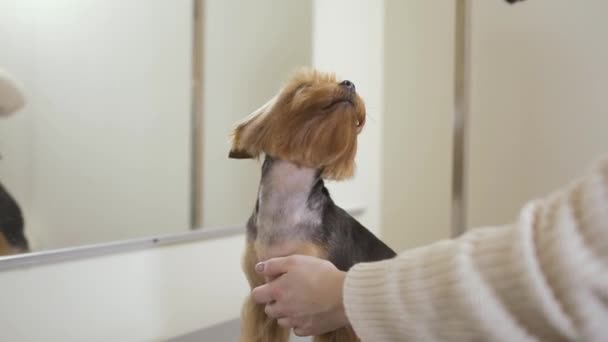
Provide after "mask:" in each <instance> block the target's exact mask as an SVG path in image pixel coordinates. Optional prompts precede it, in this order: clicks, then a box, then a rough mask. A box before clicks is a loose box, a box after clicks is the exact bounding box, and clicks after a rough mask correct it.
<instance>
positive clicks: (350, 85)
mask: <svg viewBox="0 0 608 342" xmlns="http://www.w3.org/2000/svg"><path fill="white" fill-rule="evenodd" d="M340 85H341V86H343V87H346V89H348V90H350V91H355V84H354V83H353V82H351V81H349V80H344V81H342V82H340Z"/></svg>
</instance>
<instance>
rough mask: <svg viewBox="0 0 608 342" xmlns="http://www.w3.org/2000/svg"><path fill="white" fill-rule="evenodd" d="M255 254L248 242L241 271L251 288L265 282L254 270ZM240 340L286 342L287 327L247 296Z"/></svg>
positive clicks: (244, 341)
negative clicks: (268, 314)
mask: <svg viewBox="0 0 608 342" xmlns="http://www.w3.org/2000/svg"><path fill="white" fill-rule="evenodd" d="M257 261H258V260H257V255H256V252H255V247H254V245H253V243H250V242H248V243H247V247H246V250H245V255H244V258H243V271H244V272H245V275H246V276H247V280H248V281H249V286H250V287H251V289H253V288H254V287H256V286H260V285H263V284H264V283H265V281H264V278H263V277H262V276H260V275H259V274H258V273H257V272H256V271H255V264H256V263H257ZM240 341H241V342H287V341H289V329H285V328H283V327H281V326H280V325H278V324H277V321H276V320H274V319H272V318H269V317H268V316H267V315H266V313H265V312H264V305H260V304H257V303H255V302H254V301H253V299H252V298H251V296H248V297H247V299H246V301H245V304H244V305H243V310H242V312H241V339H240Z"/></svg>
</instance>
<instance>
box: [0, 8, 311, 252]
mask: <svg viewBox="0 0 608 342" xmlns="http://www.w3.org/2000/svg"><path fill="white" fill-rule="evenodd" d="M311 6H312V5H311V4H310V3H309V2H306V1H300V2H295V1H290V2H286V1H278V0H265V1H256V2H255V3H253V2H251V3H250V2H243V1H236V0H207V1H201V0H173V1H166V0H47V1H43V2H41V1H36V0H4V1H2V2H0V46H1V48H0V49H1V52H0V70H1V71H3V72H5V73H6V74H7V75H10V77H12V78H13V79H14V80H15V81H16V82H17V84H18V86H19V88H20V89H21V91H22V93H23V94H24V97H25V101H26V103H25V106H24V107H23V108H22V109H20V110H18V111H17V112H15V113H13V114H12V115H11V116H8V117H0V155H1V156H2V157H1V159H0V184H1V185H2V188H0V190H1V191H2V194H0V198H2V201H4V203H5V204H6V203H9V202H10V203H14V204H15V205H16V206H17V207H18V209H19V211H20V212H21V213H22V216H23V219H24V220H23V222H24V223H23V229H24V237H25V239H26V240H27V244H28V246H29V248H27V249H26V248H18V247H19V246H17V245H11V240H14V234H13V233H10V232H9V231H10V230H11V229H13V228H10V229H9V228H6V227H2V226H1V225H2V222H5V221H6V220H5V221H0V230H2V232H3V237H4V240H6V241H4V242H5V244H8V246H5V247H7V248H4V251H3V252H2V254H5V255H6V254H13V253H24V252H34V251H45V250H52V249H58V248H69V247H76V246H82V245H90V244H98V243H107V242H113V241H118V240H128V239H135V238H142V237H147V236H154V235H161V234H172V233H179V232H186V231H189V230H192V229H205V228H207V227H227V226H234V225H242V224H243V223H244V222H245V221H246V219H247V217H248V216H249V214H250V211H251V209H252V204H251V198H254V197H253V196H255V191H256V184H257V182H258V177H259V170H258V165H257V164H256V163H253V162H245V161H235V160H229V159H228V158H227V153H228V136H229V134H230V129H231V128H232V125H233V124H234V122H236V121H237V120H239V119H240V118H242V117H243V116H245V115H247V114H248V113H249V112H251V111H252V110H253V109H255V108H257V107H258V106H259V105H260V104H261V103H263V102H265V101H266V100H267V99H268V98H269V97H270V96H271V95H273V94H274V93H275V92H276V90H277V89H278V88H279V86H280V85H281V83H282V82H283V81H284V79H285V78H286V77H287V75H289V73H291V72H292V71H293V69H294V68H296V67H298V66H303V65H310V64H311V58H312V57H311V56H312V52H311V36H312V32H311V31H312V29H311V16H312V13H311V12H312V8H311ZM0 96H2V94H1V93H0ZM12 201H14V202H12ZM16 213H18V211H17V210H15V208H14V207H11V208H8V205H4V206H2V204H1V203H0V216H2V217H5V218H6V217H15V215H16ZM5 226H6V224H5ZM0 245H2V244H0Z"/></svg>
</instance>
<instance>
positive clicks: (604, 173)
mask: <svg viewBox="0 0 608 342" xmlns="http://www.w3.org/2000/svg"><path fill="white" fill-rule="evenodd" d="M344 305H345V308H346V312H347V315H348V317H349V319H350V321H351V323H352V325H353V327H354V329H355V331H356V332H357V334H358V335H359V337H360V338H361V339H362V341H372V342H382V341H451V342H458V341H509V342H514V341H608V158H606V159H604V160H603V161H600V162H598V163H597V164H596V165H594V167H593V168H592V169H591V170H590V171H589V172H588V173H587V174H586V176H585V177H583V178H581V179H580V180H578V181H576V182H574V183H573V184H571V185H569V186H567V187H566V188H564V189H562V190H561V191H559V192H556V193H554V194H552V195H550V196H547V197H546V198H543V199H541V200H537V201H534V202H531V203H529V204H528V205H527V206H526V207H525V208H524V209H523V210H522V211H521V214H520V217H519V219H518V221H517V222H516V223H514V224H512V225H508V226H502V227H491V228H483V229H476V230H472V231H470V232H468V233H467V234H465V235H463V236H461V237H460V238H458V239H455V240H450V241H441V242H438V243H435V244H432V245H430V246H427V247H423V248H418V249H414V250H411V251H408V252H405V253H403V254H401V255H400V256H399V257H397V258H396V259H393V260H389V261H383V262H379V263H367V264H360V265H357V266H355V267H354V268H353V269H351V271H349V272H348V274H347V278H346V282H345V285H344Z"/></svg>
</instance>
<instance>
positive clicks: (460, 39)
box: [452, 0, 471, 237]
mask: <svg viewBox="0 0 608 342" xmlns="http://www.w3.org/2000/svg"><path fill="white" fill-rule="evenodd" d="M455 4H456V8H455V36H454V118H453V154H452V237H457V236H459V235H461V234H462V233H464V232H465V230H466V210H467V203H466V185H467V184H466V180H467V173H466V171H467V170H466V166H467V165H466V164H467V150H466V147H467V126H468V111H469V90H470V87H469V71H470V65H469V58H470V7H471V1H470V0H456V2H455Z"/></svg>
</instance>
